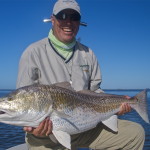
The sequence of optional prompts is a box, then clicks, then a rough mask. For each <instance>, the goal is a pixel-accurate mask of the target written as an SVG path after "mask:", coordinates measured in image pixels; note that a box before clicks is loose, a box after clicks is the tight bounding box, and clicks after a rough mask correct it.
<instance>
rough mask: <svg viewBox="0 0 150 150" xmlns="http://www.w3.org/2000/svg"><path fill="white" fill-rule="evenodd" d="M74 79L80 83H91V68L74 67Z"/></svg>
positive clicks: (85, 66) (84, 66)
mask: <svg viewBox="0 0 150 150" xmlns="http://www.w3.org/2000/svg"><path fill="white" fill-rule="evenodd" d="M72 77H73V79H74V80H78V81H79V82H89V81H90V66H89V65H73V66H72Z"/></svg>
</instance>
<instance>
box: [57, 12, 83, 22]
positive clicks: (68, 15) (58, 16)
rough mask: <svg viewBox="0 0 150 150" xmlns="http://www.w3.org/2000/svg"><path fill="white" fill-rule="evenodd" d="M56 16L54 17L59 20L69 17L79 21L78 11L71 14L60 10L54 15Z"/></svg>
mask: <svg viewBox="0 0 150 150" xmlns="http://www.w3.org/2000/svg"><path fill="white" fill-rule="evenodd" d="M54 16H55V17H56V19H59V20H66V19H70V20H72V21H80V19H81V16H80V14H78V13H73V14H67V13H65V12H60V13H58V14H57V15H54Z"/></svg>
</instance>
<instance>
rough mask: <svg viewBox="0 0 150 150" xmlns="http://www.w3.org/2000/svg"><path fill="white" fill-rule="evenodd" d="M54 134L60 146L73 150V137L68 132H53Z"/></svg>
mask: <svg viewBox="0 0 150 150" xmlns="http://www.w3.org/2000/svg"><path fill="white" fill-rule="evenodd" d="M52 133H53V134H54V136H55V138H56V139H57V140H58V142H59V143H60V144H62V145H63V146H65V147H66V148H68V149H71V137H70V135H69V134H68V133H67V132H63V131H57V130H53V131H52Z"/></svg>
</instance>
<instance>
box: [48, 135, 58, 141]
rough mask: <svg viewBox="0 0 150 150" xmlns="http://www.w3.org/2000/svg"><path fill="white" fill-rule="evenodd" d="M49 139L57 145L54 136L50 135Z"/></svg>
mask: <svg viewBox="0 0 150 150" xmlns="http://www.w3.org/2000/svg"><path fill="white" fill-rule="evenodd" d="M49 138H50V139H51V140H52V141H53V142H54V143H58V141H57V139H56V137H55V136H54V134H50V135H49Z"/></svg>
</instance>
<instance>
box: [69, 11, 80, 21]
mask: <svg viewBox="0 0 150 150" xmlns="http://www.w3.org/2000/svg"><path fill="white" fill-rule="evenodd" d="M70 19H71V20H72V21H80V19H81V16H80V15H79V14H78V13H74V14H71V15H70Z"/></svg>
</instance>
